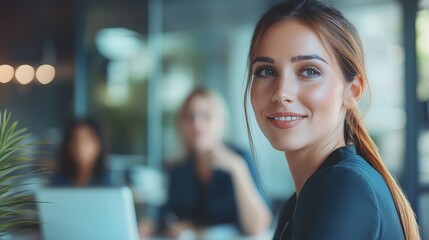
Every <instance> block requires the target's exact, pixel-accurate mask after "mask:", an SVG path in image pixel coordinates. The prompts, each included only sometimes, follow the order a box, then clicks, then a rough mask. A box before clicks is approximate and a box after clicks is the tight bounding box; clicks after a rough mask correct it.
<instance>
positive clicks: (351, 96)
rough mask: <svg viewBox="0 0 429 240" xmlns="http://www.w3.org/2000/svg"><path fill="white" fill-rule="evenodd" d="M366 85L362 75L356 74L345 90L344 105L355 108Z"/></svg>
mask: <svg viewBox="0 0 429 240" xmlns="http://www.w3.org/2000/svg"><path fill="white" fill-rule="evenodd" d="M364 87H365V86H364V81H363V79H362V76H360V75H357V76H355V77H354V78H353V80H352V81H351V82H349V83H347V85H346V88H345V91H344V102H343V106H344V107H346V108H355V107H356V106H357V105H358V103H359V100H360V98H361V97H362V94H363V91H364Z"/></svg>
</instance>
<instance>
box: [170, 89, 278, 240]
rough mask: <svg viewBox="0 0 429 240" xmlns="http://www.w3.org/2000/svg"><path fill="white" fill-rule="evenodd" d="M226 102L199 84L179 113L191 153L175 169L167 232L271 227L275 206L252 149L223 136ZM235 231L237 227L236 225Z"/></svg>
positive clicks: (243, 231) (247, 231)
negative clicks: (270, 202)
mask: <svg viewBox="0 0 429 240" xmlns="http://www.w3.org/2000/svg"><path fill="white" fill-rule="evenodd" d="M224 108H225V104H223V101H222V99H221V98H220V97H219V96H218V95H217V94H215V93H214V92H213V91H210V90H208V89H205V88H196V89H195V90H194V91H192V92H191V93H190V95H188V97H187V98H186V99H185V101H184V103H183V105H182V107H181V109H180V110H179V113H178V129H179V132H180V135H181V137H182V139H183V142H184V145H185V149H186V151H187V152H186V156H185V157H184V159H183V161H181V162H180V163H179V164H178V165H176V166H174V167H173V168H172V169H171V171H170V172H169V177H170V181H169V182H170V184H169V191H168V193H169V194H168V195H169V196H168V201H167V204H166V206H165V209H163V212H164V213H163V218H164V219H163V220H164V221H165V225H166V229H165V231H164V232H165V233H167V235H169V236H173V237H175V236H179V235H180V234H181V233H183V232H184V231H186V230H193V231H195V232H199V233H201V232H202V234H204V231H205V230H206V229H208V228H210V227H212V226H216V225H217V226H219V225H225V224H227V225H230V226H236V227H237V228H236V229H237V230H238V233H239V234H244V235H256V234H260V233H263V232H265V231H267V229H268V228H269V226H270V223H271V212H270V210H269V208H268V207H267V204H266V202H265V200H264V198H263V197H261V194H260V191H259V190H260V189H259V188H258V185H257V178H256V173H255V167H254V165H252V160H251V159H250V156H249V154H246V152H245V151H243V150H241V149H238V148H235V147H233V146H230V145H227V144H225V143H224V142H223V141H222V137H223V130H224V128H225V117H226V116H225V109H224ZM232 232H234V231H232Z"/></svg>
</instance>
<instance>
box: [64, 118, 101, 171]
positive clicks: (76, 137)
mask: <svg viewBox="0 0 429 240" xmlns="http://www.w3.org/2000/svg"><path fill="white" fill-rule="evenodd" d="M100 151H101V143H100V141H99V140H98V138H97V135H96V134H95V132H94V131H93V130H92V129H91V128H90V127H88V126H86V125H81V126H78V127H77V128H76V129H75V131H74V133H73V136H72V140H71V142H70V145H69V152H70V155H71V156H72V159H74V161H76V163H77V164H78V165H79V166H92V165H94V164H95V162H96V161H97V157H98V156H99V154H100Z"/></svg>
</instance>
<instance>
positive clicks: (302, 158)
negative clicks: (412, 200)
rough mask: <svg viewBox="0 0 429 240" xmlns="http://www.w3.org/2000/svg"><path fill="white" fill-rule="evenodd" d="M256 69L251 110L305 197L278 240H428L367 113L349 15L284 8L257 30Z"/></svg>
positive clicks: (301, 6) (310, 2) (315, 7)
mask: <svg viewBox="0 0 429 240" xmlns="http://www.w3.org/2000/svg"><path fill="white" fill-rule="evenodd" d="M248 64H249V72H248V81H247V86H246V97H245V104H246V103H247V102H248V98H250V101H251V104H252V107H253V111H254V115H255V118H256V120H257V122H258V125H259V127H260V128H261V130H262V132H263V133H264V135H265V136H266V137H267V139H268V140H269V141H270V143H271V145H272V146H273V147H274V148H276V149H277V150H280V151H283V152H284V153H285V156H286V159H287V162H288V165H289V168H290V170H291V173H292V177H293V180H294V184H295V189H296V194H295V195H294V196H293V197H292V198H291V199H290V201H288V203H287V204H286V205H285V207H284V209H283V211H282V212H281V213H280V218H279V221H278V225H277V230H276V232H275V236H274V239H299V240H303V239H318V240H323V239H326V240H336V239H338V240H345V239H347V240H353V239H356V240H369V239H383V240H395V239H409V240H416V239H420V236H419V229H418V225H417V223H416V220H415V216H414V213H413V210H412V209H411V207H410V204H409V203H408V201H407V199H406V197H405V196H404V193H403V192H402V190H401V189H400V187H399V186H398V184H397V183H396V181H395V179H394V178H393V177H392V175H391V174H390V173H389V171H388V170H387V168H386V166H385V165H384V163H383V162H382V160H381V157H380V154H379V152H378V150H377V147H376V146H375V144H374V142H373V141H372V139H371V138H370V136H369V135H368V133H367V131H366V129H365V127H364V125H363V120H362V118H361V116H360V115H359V111H358V102H359V100H360V98H361V96H362V94H363V92H364V90H365V89H366V88H367V87H368V82H367V77H366V73H365V66H364V56H363V49H362V44H361V40H360V38H359V36H358V33H357V32H356V30H355V28H354V27H353V26H352V24H351V23H350V22H349V21H347V20H346V19H345V17H344V16H343V15H342V13H341V12H339V11H338V10H336V9H335V8H334V7H332V6H330V5H328V4H327V3H324V2H321V1H316V0H306V1H305V0H301V1H285V2H282V3H280V4H279V5H276V6H274V7H273V8H271V9H270V10H269V11H267V12H266V13H265V14H264V15H263V16H262V17H261V19H260V20H259V21H258V23H257V25H256V28H255V30H254V33H253V37H252V42H251V47H250V52H249V58H248ZM246 116H247V113H246ZM248 127H249V124H248ZM250 136H251V135H250Z"/></svg>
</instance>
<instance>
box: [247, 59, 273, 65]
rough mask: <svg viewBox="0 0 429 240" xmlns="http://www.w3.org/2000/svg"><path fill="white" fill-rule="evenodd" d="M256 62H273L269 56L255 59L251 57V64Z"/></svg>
mask: <svg viewBox="0 0 429 240" xmlns="http://www.w3.org/2000/svg"><path fill="white" fill-rule="evenodd" d="M257 62H265V63H271V64H274V63H275V61H274V59H272V58H270V57H256V58H255V59H253V63H252V65H253V64H255V63H257Z"/></svg>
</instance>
